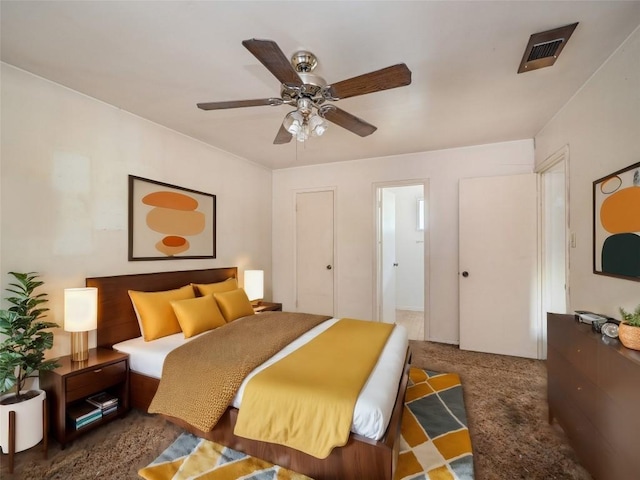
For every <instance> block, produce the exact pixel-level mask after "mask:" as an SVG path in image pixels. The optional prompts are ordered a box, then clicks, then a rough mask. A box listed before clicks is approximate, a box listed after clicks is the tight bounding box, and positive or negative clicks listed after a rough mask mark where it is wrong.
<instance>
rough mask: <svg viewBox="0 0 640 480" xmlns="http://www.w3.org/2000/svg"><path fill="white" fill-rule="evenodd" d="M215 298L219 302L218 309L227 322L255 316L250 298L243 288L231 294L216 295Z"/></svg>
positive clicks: (232, 291)
mask: <svg viewBox="0 0 640 480" xmlns="http://www.w3.org/2000/svg"><path fill="white" fill-rule="evenodd" d="M213 296H214V297H215V299H216V302H218V307H220V311H221V312H222V315H223V316H224V319H225V320H226V321H227V322H231V321H233V320H235V319H236V318H240V317H246V316H247V315H253V314H254V313H255V312H254V311H253V307H252V306H251V302H250V301H249V297H247V294H246V293H245V291H244V290H243V289H242V288H237V289H235V290H231V291H230V292H222V293H214V294H213Z"/></svg>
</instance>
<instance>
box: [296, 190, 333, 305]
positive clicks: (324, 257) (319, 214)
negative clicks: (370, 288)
mask: <svg viewBox="0 0 640 480" xmlns="http://www.w3.org/2000/svg"><path fill="white" fill-rule="evenodd" d="M333 224H334V208H333V191H332V190H327V191H320V192H304V193H298V194H296V309H297V311H298V312H305V313H315V314H319V315H331V316H333V314H334V298H333V295H334V264H333V260H334V258H333V251H334V234H333V232H334V227H333Z"/></svg>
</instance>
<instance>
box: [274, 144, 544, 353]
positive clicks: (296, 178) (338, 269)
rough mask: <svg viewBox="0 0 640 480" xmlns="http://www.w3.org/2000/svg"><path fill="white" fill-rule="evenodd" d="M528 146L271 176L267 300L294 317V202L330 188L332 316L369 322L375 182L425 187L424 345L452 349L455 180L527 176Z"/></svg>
mask: <svg viewBox="0 0 640 480" xmlns="http://www.w3.org/2000/svg"><path fill="white" fill-rule="evenodd" d="M533 162H534V153H533V141H532V140H520V141H514V142H506V143H500V144H492V145H482V146H476V147H468V148H458V149H451V150H440V151H435V152H424V153H416V154H411V155H403V156H395V157H385V158H372V159H366V160H355V161H351V162H342V163H335V164H325V165H317V166H309V167H299V168H290V169H285V170H277V171H274V172H273V241H272V244H273V285H274V291H273V296H274V299H275V301H278V302H283V304H284V308H285V309H289V310H295V293H294V292H295V284H294V283H295V276H294V272H295V263H294V261H295V225H294V194H295V192H296V191H303V190H305V189H314V188H317V187H335V188H336V224H335V226H336V237H337V258H336V260H335V275H336V277H335V278H336V283H337V292H338V293H337V297H336V299H335V305H336V308H335V314H336V316H344V317H356V318H373V308H374V260H375V255H374V254H375V250H374V246H375V243H374V235H375V221H374V196H373V188H374V187H373V184H374V183H377V182H389V181H401V180H424V179H429V185H430V187H429V189H430V198H429V200H428V204H429V215H428V216H429V219H430V225H429V226H430V229H429V247H430V254H429V256H428V258H426V259H425V262H426V263H428V264H429V270H430V278H425V288H427V289H429V298H430V299H431V302H430V303H431V305H430V308H429V312H428V316H429V318H430V319H431V320H430V329H429V331H430V338H429V339H430V340H434V341H441V342H448V343H457V342H458V338H459V335H458V180H459V179H460V178H464V177H481V176H494V175H514V174H519V173H530V172H531V171H532V170H533Z"/></svg>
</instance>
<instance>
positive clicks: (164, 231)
mask: <svg viewBox="0 0 640 480" xmlns="http://www.w3.org/2000/svg"><path fill="white" fill-rule="evenodd" d="M182 258H216V196H215V195H211V194H209V193H204V192H198V191H196V190H191V189H188V188H182V187H176V186H174V185H169V184H167V183H162V182H158V181H155V180H149V179H146V178H141V177H136V176H134V175H129V260H171V259H182Z"/></svg>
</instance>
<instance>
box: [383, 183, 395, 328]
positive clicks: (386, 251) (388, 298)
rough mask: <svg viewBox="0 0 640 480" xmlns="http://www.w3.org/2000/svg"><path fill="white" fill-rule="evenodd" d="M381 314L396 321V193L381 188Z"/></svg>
mask: <svg viewBox="0 0 640 480" xmlns="http://www.w3.org/2000/svg"><path fill="white" fill-rule="evenodd" d="M381 205H382V211H381V215H382V218H381V225H382V238H381V240H382V244H381V257H382V258H381V261H382V309H381V310H382V314H381V315H380V320H382V321H383V322H385V323H395V321H396V195H395V193H393V192H391V191H390V190H389V189H388V188H383V189H382V201H381Z"/></svg>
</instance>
